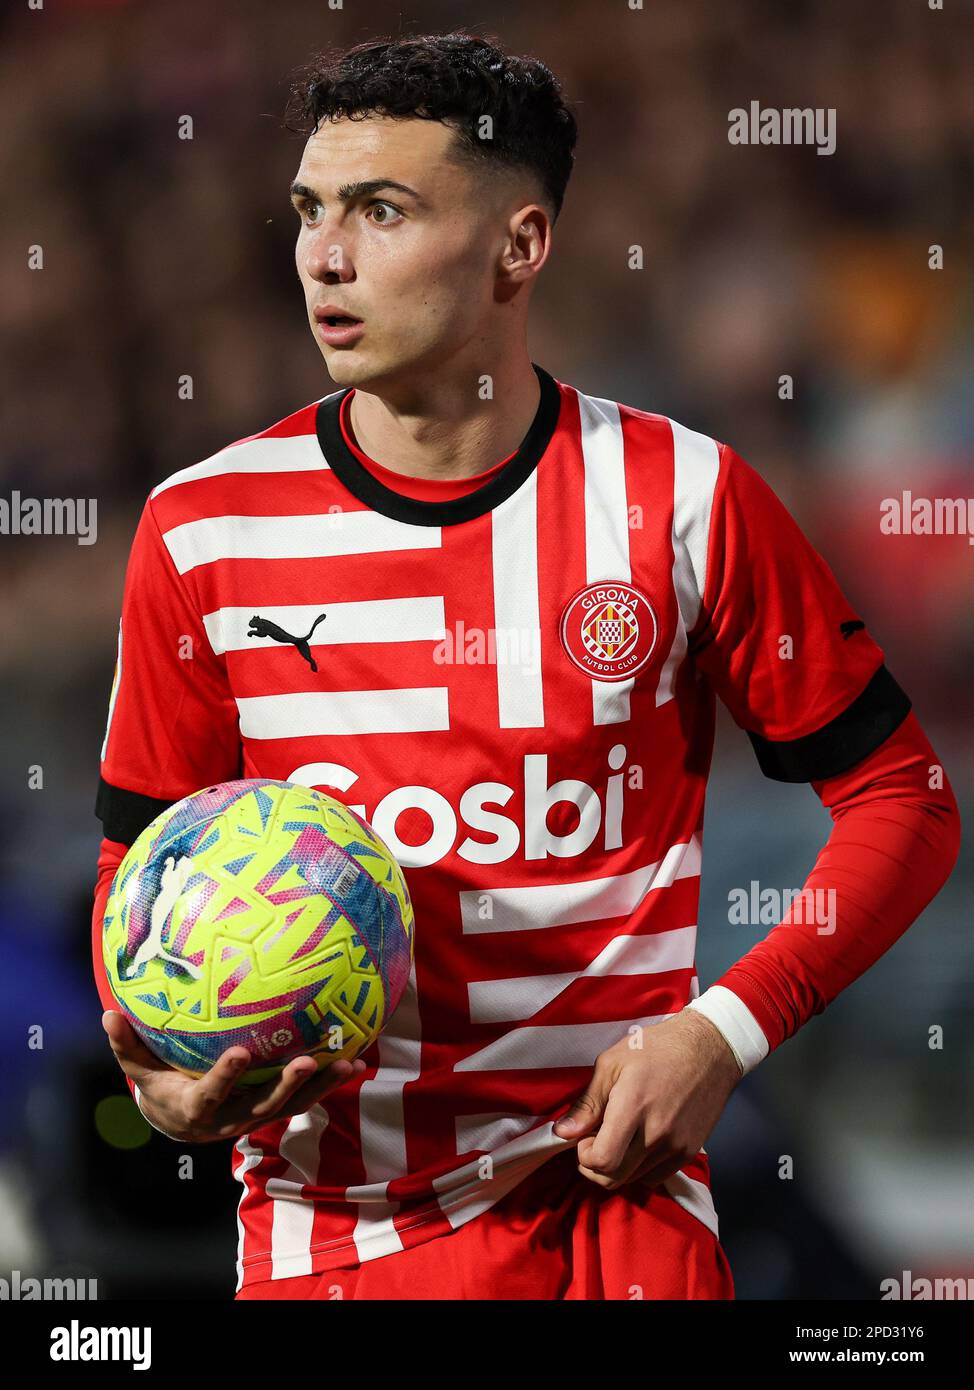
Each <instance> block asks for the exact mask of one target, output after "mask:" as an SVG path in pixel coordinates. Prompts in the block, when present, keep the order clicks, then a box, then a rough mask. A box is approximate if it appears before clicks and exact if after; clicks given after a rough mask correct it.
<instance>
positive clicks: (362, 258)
mask: <svg viewBox="0 0 974 1390" xmlns="http://www.w3.org/2000/svg"><path fill="white" fill-rule="evenodd" d="M456 138H457V137H456V135H455V134H454V132H453V131H451V130H450V129H449V128H448V127H446V126H444V125H442V124H440V123H439V122H437V121H424V120H416V119H412V120H393V119H391V118H390V117H384V116H376V117H369V118H367V119H364V120H345V119H343V120H339V121H335V122H328V121H326V122H324V123H323V124H322V126H321V128H320V129H319V130H318V131H317V132H316V133H315V134H314V135H313V136H312V137H311V138H310V139H309V141H308V143H307V145H306V147H305V150H304V154H303V156H302V159H301V165H300V168H299V169H298V173H297V176H296V178H295V184H294V188H293V190H292V202H293V204H294V207H295V210H296V211H297V214H298V216H299V218H300V229H299V232H298V240H297V248H296V260H297V268H298V275H299V276H300V279H301V284H302V287H303V289H304V294H305V302H306V305H307V312H308V321H309V323H310V326H311V330H312V333H313V334H314V336H315V341H316V342H317V343H318V346H319V348H320V350H321V353H322V356H323V357H324V359H325V363H326V365H327V367H328V371H329V374H330V375H331V377H332V379H333V380H334V381H335V382H336V383H337V384H338V385H339V386H362V387H366V386H368V385H369V384H370V383H379V382H385V383H387V384H388V383H395V382H397V381H401V382H407V381H410V380H415V379H416V377H417V376H418V375H421V374H423V373H425V372H434V371H436V370H437V369H438V368H440V367H441V366H442V364H444V363H446V362H448V361H450V360H451V359H453V360H456V361H459V360H464V359H467V360H471V361H472V362H473V363H474V364H476V360H477V354H478V352H480V353H481V354H486V353H487V352H488V351H490V350H491V345H492V344H493V346H494V347H496V346H498V344H497V343H496V338H497V335H498V333H508V334H509V333H510V332H511V331H512V328H513V325H514V321H515V319H516V318H517V312H516V310H515V312H514V313H513V314H512V313H510V312H507V313H505V312H504V310H505V308H508V309H509V308H510V306H511V305H512V304H516V303H523V305H524V307H525V308H526V301H527V298H528V294H529V293H530V286H531V283H532V282H533V279H534V276H535V275H536V274H537V271H538V270H539V269H540V268H541V265H542V264H543V262H544V260H545V258H546V255H547V246H548V238H549V230H550V224H549V221H548V218H547V215H546V213H545V212H544V210H543V208H542V207H541V206H540V205H538V204H531V203H527V204H526V203H525V202H524V185H523V182H519V181H517V180H512V178H511V177H510V176H508V174H507V173H506V171H501V172H500V173H499V174H498V175H494V174H493V173H487V172H486V171H485V172H484V173H483V174H481V173H479V172H478V171H477V170H475V169H472V168H471V167H470V166H469V165H467V164H464V163H461V162H459V161H458V160H457V159H456V158H455V157H454V156H453V155H452V154H451V147H452V146H453V143H454V141H455V140H456ZM518 195H520V197H519V196H518ZM327 309H333V310H335V311H337V312H338V313H341V314H344V315H346V316H354V317H355V318H356V319H358V320H359V322H358V323H353V324H351V325H349V324H347V323H346V324H342V323H341V322H340V321H339V322H338V323H329V322H328V321H327V319H324V318H323V315H324V313H325V310H327Z"/></svg>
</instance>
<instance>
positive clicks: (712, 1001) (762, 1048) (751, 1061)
mask: <svg viewBox="0 0 974 1390" xmlns="http://www.w3.org/2000/svg"><path fill="white" fill-rule="evenodd" d="M687 1008H688V1009H696V1011H697V1013H700V1014H703V1016H704V1018H708V1019H709V1020H710V1022H711V1023H712V1024H713V1025H714V1027H715V1028H716V1029H717V1031H718V1032H719V1033H720V1034H721V1035H722V1036H723V1038H724V1041H725V1042H726V1043H727V1046H728V1047H729V1048H730V1050H731V1051H732V1052H733V1054H734V1056H735V1057H736V1058H737V1063H738V1066H739V1067H740V1068H741V1071H742V1072H743V1074H744V1075H745V1076H747V1074H748V1072H750V1071H753V1070H754V1068H755V1067H756V1066H757V1064H758V1063H759V1062H762V1061H763V1060H764V1058H765V1057H767V1055H768V1052H769V1051H770V1048H769V1047H768V1040H767V1038H766V1037H765V1036H764V1033H763V1032H762V1029H761V1025H760V1024H759V1023H758V1021H757V1019H756V1018H755V1017H754V1015H753V1014H752V1013H751V1010H750V1009H749V1008H748V1007H747V1005H746V1004H745V1003H744V1001H743V999H739V998H738V996H737V995H736V994H735V993H734V991H733V990H730V989H727V987H726V986H725V985H711V986H710V988H709V989H705V990H704V992H703V994H701V995H700V996H699V997H698V998H697V999H691V1000H690V1003H689V1004H688V1005H687Z"/></svg>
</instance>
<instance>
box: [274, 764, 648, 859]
mask: <svg viewBox="0 0 974 1390" xmlns="http://www.w3.org/2000/svg"><path fill="white" fill-rule="evenodd" d="M625 758H626V749H625V746H624V745H623V744H621V743H617V744H615V746H614V747H613V748H611V749H610V750H609V756H608V762H609V767H610V768H611V769H612V771H613V772H614V773H615V774H616V775H615V776H612V777H609V778H607V780H606V789H605V808H604V815H603V804H602V801H601V799H600V797H599V793H598V791H597V790H596V789H595V787H591V786H589V784H588V783H587V782H581V781H578V780H577V779H576V778H566V779H564V780H562V781H560V782H556V783H555V784H554V785H553V786H549V784H548V755H547V754H546V753H528V754H527V755H526V756H525V758H524V775H523V789H524V820H523V825H522V824H521V823H519V822H518V821H517V820H515V819H514V818H513V817H512V816H505V815H502V814H501V812H500V811H499V810H495V809H490V810H489V809H488V807H500V806H506V805H507V804H508V802H509V801H510V800H511V798H512V797H513V796H515V794H516V792H515V788H514V787H510V786H508V785H507V783H505V782H476V783H474V785H473V786H472V787H467V789H466V790H465V791H464V792H462V793H461V796H460V803H459V806H458V807H454V805H453V803H452V802H451V801H450V800H449V799H448V798H447V797H446V796H444V795H443V793H442V792H438V791H436V790H435V789H434V788H433V787H424V786H417V785H413V786H406V787H396V788H395V789H394V790H393V791H391V792H387V793H386V795H385V796H384V797H383V798H382V799H381V801H379V802H378V803H377V805H376V806H375V807H373V809H372V811H371V813H370V812H369V811H368V810H367V808H366V807H365V806H364V805H363V804H358V805H350V809H351V810H353V811H354V812H355V813H356V815H359V816H361V817H362V819H363V820H367V821H368V822H369V824H370V825H371V826H372V828H373V830H375V832H376V834H377V835H379V836H380V837H381V838H382V839H383V840H385V842H386V844H387V845H388V846H389V848H390V849H391V850H392V852H393V854H394V855H395V856H396V858H397V859H398V860H399V862H400V863H401V864H402V865H404V867H406V868H412V869H421V868H426V867H427V866H428V865H430V864H436V863H439V861H440V860H441V859H445V858H446V856H447V855H448V854H450V853H451V851H452V850H453V848H454V845H455V844H456V840H457V835H458V833H459V827H460V825H461V823H462V824H463V826H464V827H466V828H467V829H468V830H477V831H480V832H481V833H482V834H486V835H490V836H492V837H493V838H492V840H490V841H489V842H486V843H485V842H484V841H482V840H474V839H471V838H470V836H465V837H464V838H463V839H462V840H461V841H460V843H459V845H457V847H456V852H457V854H458V855H459V856H460V858H461V859H466V860H467V861H468V863H471V864H502V863H504V861H505V860H508V859H513V858H514V856H515V855H516V854H517V852H518V850H519V848H520V847H521V844H522V840H523V844H524V857H525V859H548V858H557V859H572V858H574V857H575V856H576V855H579V854H584V853H585V851H586V850H587V849H588V848H589V847H590V846H591V845H592V844H594V842H595V839H596V837H597V835H598V833H599V829H600V827H602V829H603V845H604V848H605V849H618V848H619V847H620V846H621V845H622V814H623V802H624V787H625V774H624V773H623V772H621V771H620V770H619V769H621V768H622V765H623V763H624V762H625ZM287 780H288V781H289V782H297V783H298V785H299V786H302V787H317V788H321V789H322V790H328V789H329V788H331V789H332V790H335V791H338V792H342V793H345V792H347V791H349V790H350V789H351V788H352V787H353V786H354V784H355V783H356V782H357V781H358V773H357V772H354V771H353V770H352V769H351V768H348V767H345V766H344V765H343V764H342V763H302V765H301V766H300V767H297V768H295V769H294V771H293V772H292V773H290V775H289V776H288V778H287ZM560 802H568V803H569V804H571V805H574V806H575V807H576V809H577V810H578V825H577V826H576V827H575V829H574V830H572V831H570V832H569V833H568V834H567V835H558V834H554V833H553V832H552V831H551V830H550V829H549V827H548V813H549V811H550V810H551V809H552V807H554V806H556V805H558V804H559V803H560ZM410 810H420V811H425V812H426V814H427V815H428V816H429V818H430V821H431V822H432V827H433V828H432V831H431V832H430V835H429V838H428V839H427V840H426V842H425V843H424V844H421V845H410V844H407V843H406V842H405V841H403V840H400V838H399V836H398V835H397V833H396V825H397V822H398V820H399V817H400V816H401V815H403V813H404V812H406V811H410Z"/></svg>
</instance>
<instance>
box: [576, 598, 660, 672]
mask: <svg viewBox="0 0 974 1390" xmlns="http://www.w3.org/2000/svg"><path fill="white" fill-rule="evenodd" d="M658 634H659V623H658V622H657V620H656V614H655V613H654V612H653V606H652V604H651V603H650V601H649V599H648V598H647V597H646V595H645V594H644V593H642V592H641V591H640V590H639V589H637V588H635V587H634V586H633V585H632V584H627V583H624V582H623V581H621V580H602V581H600V582H599V583H597V584H586V586H585V588H584V589H580V590H579V592H578V593H577V594H575V596H574V598H571V599H569V601H568V603H567V604H566V605H565V611H564V612H563V613H562V615H561V640H562V645H563V646H564V648H565V651H566V652H567V653H568V655H569V657H570V658H571V660H572V661H573V662H574V664H575V665H576V666H577V667H578V669H579V670H580V671H584V672H585V674H586V675H587V676H590V677H591V679H592V680H597V681H624V680H628V679H629V677H630V676H634V675H635V674H636V672H637V671H641V670H642V668H643V667H644V666H645V665H646V663H647V662H648V661H649V659H650V657H651V656H652V655H653V651H654V650H655V648H656V640H657V637H658Z"/></svg>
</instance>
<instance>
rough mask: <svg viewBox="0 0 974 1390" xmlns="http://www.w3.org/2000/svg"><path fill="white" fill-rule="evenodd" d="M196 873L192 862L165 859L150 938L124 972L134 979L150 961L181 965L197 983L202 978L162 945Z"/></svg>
mask: <svg viewBox="0 0 974 1390" xmlns="http://www.w3.org/2000/svg"><path fill="white" fill-rule="evenodd" d="M192 872H193V861H192V859H186V858H183V859H176V858H175V857H174V856H173V855H169V856H167V858H166V862H165V865H164V866H163V870H162V878H161V880H160V883H159V891H158V893H157V894H156V896H155V900H154V901H153V904H152V915H151V917H150V919H149V922H150V925H149V935H148V936H147V937H146V938H145V940H144V941H143V942H142V944H141V945H140V946H139V949H138V950H137V951H136V953H135V955H134V956H133V957H132V963H131V965H130V966H129V968H128V970H127V971H126V972H125V973H126V975H127V977H128V978H129V979H131V978H132V977H133V975H137V974H138V973H139V971H140V970H141V969H142V967H143V965H145V964H146V962H147V961H150V960H166V961H169V962H170V963H171V964H173V965H178V966H179V968H180V970H185V971H186V973H187V974H189V975H192V977H193V979H194V980H198V979H199V978H200V968H199V966H198V965H194V964H193V962H192V961H191V960H182V959H181V958H180V957H179V956H173V955H170V953H169V952H168V951H167V950H166V948H165V946H163V944H162V934H163V932H164V931H165V929H166V919H167V918H168V916H169V914H170V912H172V910H173V908H174V907H175V906H176V901H177V899H178V898H179V896H180V894H181V893H182V892H183V890H184V889H185V887H186V880H187V879H188V878H189V877H190V875H191V874H192Z"/></svg>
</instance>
